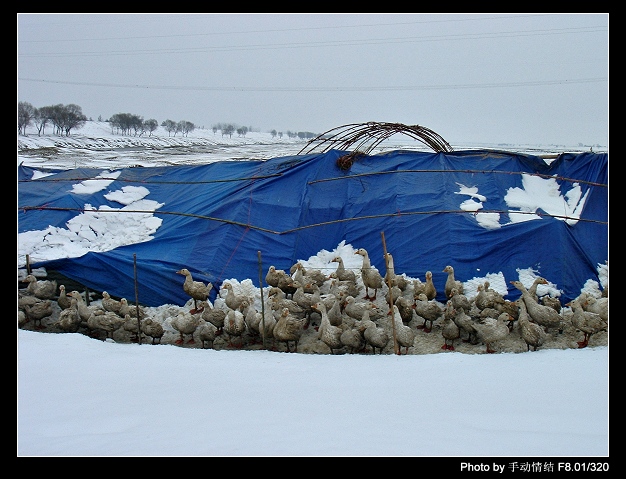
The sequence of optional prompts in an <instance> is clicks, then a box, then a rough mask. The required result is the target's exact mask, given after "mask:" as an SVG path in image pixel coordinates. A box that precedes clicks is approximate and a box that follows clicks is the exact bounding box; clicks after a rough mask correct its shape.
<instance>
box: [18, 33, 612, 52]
mask: <svg viewBox="0 0 626 479" xmlns="http://www.w3.org/2000/svg"><path fill="white" fill-rule="evenodd" d="M606 30H607V28H606V27H605V26H596V27H577V28H561V29H549V30H545V29H544V30H525V31H511V32H493V33H484V32H483V33H465V34H453V35H423V36H413V37H399V38H377V39H363V40H333V41H321V42H301V43H298V42H289V43H268V44H263V45H229V46H213V47H211V46H208V47H197V48H159V49H154V50H118V51H106V52H93V51H83V52H73V53H71V52H54V53H18V56H19V57H21V58H39V57H48V58H64V57H79V56H126V55H163V54H166V53H208V52H217V51H224V52H228V51H246V50H275V49H283V48H289V49H292V48H320V47H339V46H364V45H384V44H397V43H420V42H433V41H437V42H438V41H450V40H483V39H493V38H514V37H527V36H538V35H563V34H570V33H595V32H601V31H606ZM77 41H78V40H77Z"/></svg>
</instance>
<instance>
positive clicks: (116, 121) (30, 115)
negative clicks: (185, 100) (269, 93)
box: [17, 101, 317, 139]
mask: <svg viewBox="0 0 626 479" xmlns="http://www.w3.org/2000/svg"><path fill="white" fill-rule="evenodd" d="M98 120H99V121H102V118H101V117H99V118H98ZM86 121H87V117H86V116H85V115H83V112H82V109H81V107H80V106H78V105H74V104H70V105H62V104H59V105H52V106H43V107H41V108H35V107H33V105H31V104H30V103H28V102H25V101H20V102H18V107H17V130H18V133H20V134H22V135H26V127H28V126H30V125H34V126H35V127H36V128H37V134H38V135H39V136H41V135H42V134H45V128H46V126H47V125H51V126H53V128H54V133H55V134H57V135H61V136H62V135H65V136H70V132H71V131H72V130H75V129H80V128H81V127H83V126H84V125H85V122H86ZM105 121H107V122H108V123H109V124H110V125H111V133H113V134H116V133H117V134H120V135H134V136H141V135H143V134H145V133H147V134H148V135H149V136H152V133H153V132H154V131H155V130H156V129H157V128H158V126H159V122H158V121H156V120H155V119H153V118H150V119H148V120H144V119H143V117H142V116H140V115H135V114H132V113H116V114H115V115H113V116H111V118H109V119H108V120H105ZM161 126H162V127H163V128H164V129H165V131H167V133H168V135H169V136H172V135H173V136H176V134H177V133H180V134H181V135H182V136H188V135H189V133H191V132H192V131H194V130H195V128H196V126H195V125H194V124H193V123H191V122H190V121H186V120H181V121H173V120H165V121H163V122H162V123H161ZM211 129H212V130H213V134H216V133H217V131H218V130H219V131H220V132H221V134H222V136H228V137H229V138H232V136H233V134H234V133H237V135H239V136H243V137H245V136H246V134H247V133H248V132H249V131H252V127H251V126H250V127H247V126H238V125H236V124H234V123H216V124H214V125H213V126H212V127H211ZM270 133H271V135H272V137H276V136H278V137H279V138H282V137H283V132H282V131H280V132H277V131H276V130H272V131H271V132H270ZM286 134H287V136H288V137H289V138H296V137H298V138H300V139H310V138H315V137H316V136H317V135H316V134H314V133H311V132H309V131H300V132H292V131H289V130H287V132H286Z"/></svg>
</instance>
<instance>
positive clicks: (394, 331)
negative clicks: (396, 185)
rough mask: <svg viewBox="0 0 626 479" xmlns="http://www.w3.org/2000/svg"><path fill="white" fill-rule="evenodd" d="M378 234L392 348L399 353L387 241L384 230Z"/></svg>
mask: <svg viewBox="0 0 626 479" xmlns="http://www.w3.org/2000/svg"><path fill="white" fill-rule="evenodd" d="M380 236H381V238H382V240H383V254H384V256H385V268H386V271H387V274H385V276H387V288H389V311H390V312H391V330H392V331H393V350H394V352H395V353H396V354H400V353H401V351H400V348H399V347H398V337H397V335H396V321H395V319H396V318H395V317H394V314H393V296H392V294H391V275H390V274H389V259H388V258H387V243H385V232H384V231H381V232H380Z"/></svg>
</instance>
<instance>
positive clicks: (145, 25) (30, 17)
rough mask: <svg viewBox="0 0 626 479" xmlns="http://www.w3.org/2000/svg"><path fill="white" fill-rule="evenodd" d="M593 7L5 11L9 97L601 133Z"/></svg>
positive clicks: (195, 117)
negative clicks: (12, 20) (13, 89)
mask: <svg viewBox="0 0 626 479" xmlns="http://www.w3.org/2000/svg"><path fill="white" fill-rule="evenodd" d="M608 23H609V18H608V13H600V14H504V13H502V14H499V13H493V14H301V15H300V14H20V13H18V15H17V25H18V42H17V44H18V55H17V59H18V61H17V67H18V100H19V101H26V102H29V103H31V104H32V105H33V106H34V107H36V108H39V107H42V106H48V105H54V104H59V103H61V104H65V105H67V104H70V103H74V104H77V105H79V106H80V107H82V110H83V113H84V114H85V115H86V116H87V117H88V118H92V119H94V120H96V119H98V117H100V116H101V117H102V118H103V119H105V120H106V119H108V118H109V117H110V116H111V115H113V114H116V113H132V114H136V115H140V116H142V117H143V118H144V119H150V118H154V119H156V120H157V121H158V122H159V123H161V122H162V121H164V120H166V119H171V120H174V121H180V120H187V121H191V122H192V123H194V124H195V125H196V127H203V126H204V127H206V128H209V127H210V126H211V125H213V124H216V123H224V122H230V123H236V124H237V125H241V126H248V127H253V128H254V129H260V130H261V131H270V130H272V129H276V130H277V131H285V132H286V131H287V130H291V131H310V132H314V133H322V132H324V131H327V130H330V129H332V128H335V127H338V126H341V125H346V124H350V123H362V122H367V121H380V122H398V123H404V124H407V125H416V124H417V125H422V126H425V127H428V128H430V129H432V130H434V131H435V132H437V133H438V134H439V135H441V136H442V137H443V138H444V139H445V140H447V141H448V142H449V143H450V144H452V145H463V144H470V143H471V144H474V143H484V144H494V143H495V144H499V143H502V144H511V143H513V144H540V145H552V144H556V145H578V144H579V143H581V144H584V145H600V146H605V147H606V146H608V47H609V45H608V34H609V32H608Z"/></svg>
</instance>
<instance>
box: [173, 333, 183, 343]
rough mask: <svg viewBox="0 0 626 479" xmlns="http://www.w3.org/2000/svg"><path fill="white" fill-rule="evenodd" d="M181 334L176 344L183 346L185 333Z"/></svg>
mask: <svg viewBox="0 0 626 479" xmlns="http://www.w3.org/2000/svg"><path fill="white" fill-rule="evenodd" d="M179 334H180V338H178V339H177V340H176V341H175V343H176V344H183V342H184V339H183V333H179Z"/></svg>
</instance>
